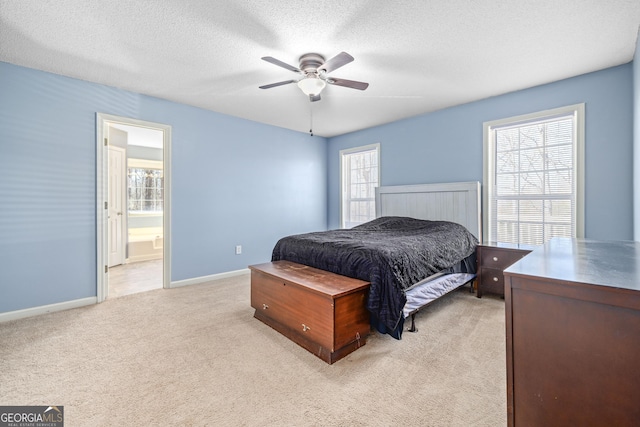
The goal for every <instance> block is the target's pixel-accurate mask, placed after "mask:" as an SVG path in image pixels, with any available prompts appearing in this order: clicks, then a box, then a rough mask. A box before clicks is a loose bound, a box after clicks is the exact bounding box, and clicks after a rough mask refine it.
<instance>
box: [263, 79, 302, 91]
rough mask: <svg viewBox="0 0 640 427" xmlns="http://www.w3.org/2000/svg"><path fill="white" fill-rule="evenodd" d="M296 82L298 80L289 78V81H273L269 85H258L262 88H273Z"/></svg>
mask: <svg viewBox="0 0 640 427" xmlns="http://www.w3.org/2000/svg"><path fill="white" fill-rule="evenodd" d="M295 82H296V80H287V81H284V82H278V83H271V84H269V85H264V86H258V87H259V88H260V89H271V88H272V87H276V86H282V85H288V84H289V83H295Z"/></svg>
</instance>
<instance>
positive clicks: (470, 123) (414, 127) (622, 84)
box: [328, 64, 633, 240]
mask: <svg viewBox="0 0 640 427" xmlns="http://www.w3.org/2000/svg"><path fill="white" fill-rule="evenodd" d="M631 87H632V65H631V64H626V65H622V66H619V67H614V68H610V69H606V70H603V71H599V72H595V73H590V74H585V75H582V76H578V77H574V78H571V79H567V80H562V81H559V82H555V83H551V84H547V85H544V86H538V87H534V88H531V89H527V90H522V91H518V92H513V93H509V94H506V95H502V96H496V97H493V98H488V99H484V100H481V101H477V102H473V103H469V104H465V105H461V106H457V107H452V108H449V109H445V110H441V111H437V112H434V113H431V114H425V115H422V116H418V117H414V118H410V119H406V120H402V121H397V122H394V123H390V124H387V125H383V126H379V127H375V128H370V129H366V130H363V131H358V132H354V133H350V134H346V135H341V136H338V137H334V138H331V139H330V140H329V147H328V164H329V169H328V171H329V177H328V189H329V198H328V202H329V203H328V219H329V223H328V226H329V228H338V227H339V225H340V221H339V219H340V197H339V194H340V173H339V165H340V160H339V151H340V150H341V149H344V148H350V147H356V146H360V145H366V144H372V143H376V142H379V143H380V145H381V147H380V153H381V181H382V185H399V184H420V183H433V182H447V181H480V182H482V180H483V176H482V144H483V141H482V125H483V122H485V121H489V120H496V119H501V118H506V117H511V116H517V115H520V114H525V113H531V112H536V111H541V110H546V109H550V108H555V107H561V106H565V105H571V104H577V103H582V102H584V103H585V104H586V106H585V109H586V130H585V132H586V141H585V144H586V148H585V150H586V154H585V157H586V159H585V161H586V183H585V186H586V195H585V199H586V201H585V203H586V213H585V217H586V218H585V223H586V224H585V227H586V230H585V234H586V237H588V238H593V239H613V240H629V239H632V237H633V218H632V216H633V205H632V203H633V189H632V178H633V164H632V149H633V135H632V133H633V116H632V91H631Z"/></svg>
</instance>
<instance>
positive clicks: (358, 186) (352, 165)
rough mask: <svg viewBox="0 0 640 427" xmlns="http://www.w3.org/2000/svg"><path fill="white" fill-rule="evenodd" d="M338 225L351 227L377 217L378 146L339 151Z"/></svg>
mask: <svg viewBox="0 0 640 427" xmlns="http://www.w3.org/2000/svg"><path fill="white" fill-rule="evenodd" d="M340 169H341V188H342V204H341V207H340V210H341V215H340V216H341V219H342V220H341V226H342V228H351V227H354V226H356V225H358V224H362V223H364V222H367V221H371V220H372V219H375V217H376V198H375V188H376V187H377V186H378V184H379V183H380V144H373V145H367V146H365V147H357V148H352V149H348V150H341V151H340Z"/></svg>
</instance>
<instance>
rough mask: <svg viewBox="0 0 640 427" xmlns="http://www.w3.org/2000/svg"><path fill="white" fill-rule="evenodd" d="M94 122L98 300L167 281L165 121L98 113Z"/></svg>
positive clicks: (167, 134)
mask: <svg viewBox="0 0 640 427" xmlns="http://www.w3.org/2000/svg"><path fill="white" fill-rule="evenodd" d="M98 127H99V130H98V139H99V146H98V151H99V153H101V154H102V157H103V158H102V159H100V160H99V174H98V177H99V179H98V181H101V182H99V183H98V195H99V196H98V199H102V200H101V202H99V204H98V206H99V212H101V213H102V217H101V218H99V221H98V223H99V227H98V228H99V239H98V240H99V242H98V258H99V263H98V265H99V266H100V267H101V266H102V265H104V270H102V268H99V272H98V301H103V300H104V299H106V298H115V297H119V296H123V295H128V294H131V293H137V292H143V291H147V290H152V289H158V288H163V287H165V288H166V287H169V285H170V277H171V276H170V275H169V272H168V270H169V265H170V262H169V259H168V257H169V253H170V251H169V248H168V242H169V235H170V234H169V219H168V215H169V209H168V207H169V203H168V200H169V198H170V185H169V183H170V180H169V177H170V175H169V170H168V169H169V168H168V165H169V162H168V160H167V159H168V153H169V152H170V151H169V149H168V147H169V144H170V127H169V126H166V125H161V124H157V123H150V122H143V121H139V120H135V119H127V118H123V117H115V116H108V115H103V114H98ZM100 178H102V179H100ZM100 237H102V239H101V238H100Z"/></svg>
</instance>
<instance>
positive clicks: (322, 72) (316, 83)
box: [260, 52, 369, 102]
mask: <svg viewBox="0 0 640 427" xmlns="http://www.w3.org/2000/svg"><path fill="white" fill-rule="evenodd" d="M262 59H263V60H264V61H267V62H270V63H272V64H274V65H277V66H279V67H282V68H285V69H287V70H289V71H293V72H294V73H297V74H300V75H301V76H302V77H301V78H299V79H297V80H295V79H294V80H285V81H282V82H277V83H271V84H268V85H264V86H260V89H270V88H272V87H276V86H282V85H287V84H290V83H297V84H298V87H299V88H300V89H301V90H302V92H304V94H305V95H307V96H308V97H309V100H310V101H311V102H315V101H320V92H322V89H324V88H325V86H326V85H327V84H330V85H336V86H344V87H348V88H351V89H358V90H365V89H366V88H367V87H369V83H364V82H358V81H354V80H347V79H339V78H337V77H329V76H328V75H327V74H329V73H330V72H332V71H333V70H336V69H338V68H340V67H342V66H343V65H346V64H348V63H349V62H352V61H353V56H351V55H349V54H348V53H346V52H340V53H339V54H337V55H336V56H334V57H333V58H331V59H329V60H328V61H325V59H324V57H323V56H322V55H320V54H318V53H305V54H304V55H302V56H301V57H300V66H299V67H298V68H296V67H294V66H293V65H289V64H287V63H285V62H282V61H280V60H278V59H276V58H273V57H271V56H265V57H263V58H262Z"/></svg>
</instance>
